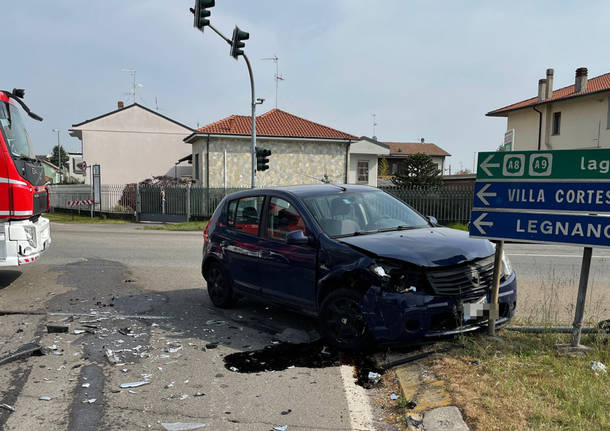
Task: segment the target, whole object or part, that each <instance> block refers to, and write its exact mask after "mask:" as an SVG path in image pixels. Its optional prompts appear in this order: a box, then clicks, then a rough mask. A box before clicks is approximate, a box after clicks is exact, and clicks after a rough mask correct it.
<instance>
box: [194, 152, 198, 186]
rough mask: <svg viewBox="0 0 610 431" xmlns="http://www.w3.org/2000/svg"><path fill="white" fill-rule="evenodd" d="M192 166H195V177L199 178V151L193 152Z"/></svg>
mask: <svg viewBox="0 0 610 431" xmlns="http://www.w3.org/2000/svg"><path fill="white" fill-rule="evenodd" d="M194 167H195V179H196V180H198V179H199V153H197V154H195V163H194Z"/></svg>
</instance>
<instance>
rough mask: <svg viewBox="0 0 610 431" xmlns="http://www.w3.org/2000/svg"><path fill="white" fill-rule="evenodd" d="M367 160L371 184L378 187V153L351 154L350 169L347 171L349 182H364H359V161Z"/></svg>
mask: <svg viewBox="0 0 610 431" xmlns="http://www.w3.org/2000/svg"><path fill="white" fill-rule="evenodd" d="M361 160H366V161H368V162H369V181H368V183H366V184H368V185H369V186H373V187H377V164H378V162H377V160H378V158H377V155H375V154H353V153H350V155H349V171H348V173H347V183H348V184H362V183H360V182H358V162H359V161H361Z"/></svg>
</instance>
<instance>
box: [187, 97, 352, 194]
mask: <svg viewBox="0 0 610 431" xmlns="http://www.w3.org/2000/svg"><path fill="white" fill-rule="evenodd" d="M251 127H252V126H251V117H250V116H245V115H231V116H229V117H226V118H223V119H222V120H219V121H216V122H214V123H211V124H208V125H207V126H204V127H201V128H200V129H198V130H197V131H195V132H194V133H192V134H190V135H189V136H187V137H186V138H185V139H184V142H186V143H187V144H190V145H191V146H192V164H193V180H194V181H195V184H196V185H199V186H203V187H212V188H216V187H219V188H232V187H249V186H250V176H251V170H250V166H251V153H250V145H251V141H250V139H251V138H250V136H251V132H252V129H251ZM256 135H257V137H256V146H257V147H259V148H266V149H269V150H271V156H270V157H269V160H270V162H269V169H268V170H266V171H262V172H257V173H256V183H257V186H259V187H265V186H279V185H290V184H303V183H315V182H319V180H321V179H323V178H324V179H326V178H328V180H330V181H331V182H336V183H344V182H347V179H348V168H349V165H350V164H349V147H350V144H351V143H352V142H354V141H356V140H357V139H358V138H357V137H356V136H354V135H351V134H349V133H345V132H341V131H339V130H336V129H333V128H331V127H328V126H324V125H322V124H319V123H316V122H313V121H310V120H307V119H305V118H301V117H298V116H296V115H293V114H290V113H288V112H285V111H282V110H280V109H272V110H271V111H268V112H266V113H264V114H262V115H260V116H258V117H256Z"/></svg>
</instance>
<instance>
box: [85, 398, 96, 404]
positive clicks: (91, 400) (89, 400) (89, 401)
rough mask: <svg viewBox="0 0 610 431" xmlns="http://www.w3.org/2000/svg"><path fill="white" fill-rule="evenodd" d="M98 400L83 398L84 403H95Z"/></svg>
mask: <svg viewBox="0 0 610 431" xmlns="http://www.w3.org/2000/svg"><path fill="white" fill-rule="evenodd" d="M96 401H97V398H90V399H88V400H83V404H93V403H94V402H96Z"/></svg>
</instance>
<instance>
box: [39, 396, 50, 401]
mask: <svg viewBox="0 0 610 431" xmlns="http://www.w3.org/2000/svg"><path fill="white" fill-rule="evenodd" d="M38 399H39V400H40V401H51V397H47V396H46V395H43V396H42V397H40V398H38Z"/></svg>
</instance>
